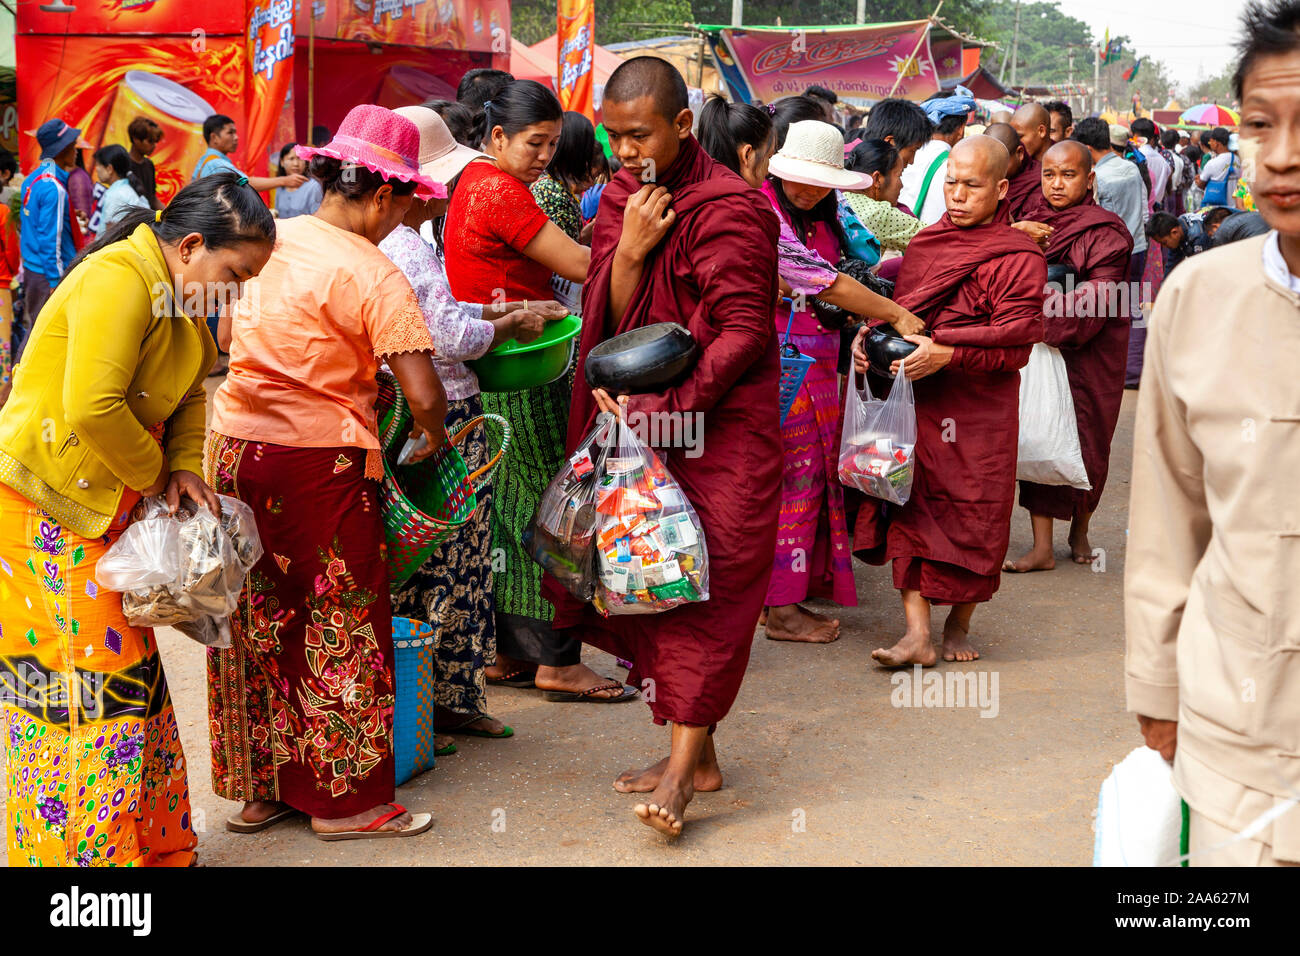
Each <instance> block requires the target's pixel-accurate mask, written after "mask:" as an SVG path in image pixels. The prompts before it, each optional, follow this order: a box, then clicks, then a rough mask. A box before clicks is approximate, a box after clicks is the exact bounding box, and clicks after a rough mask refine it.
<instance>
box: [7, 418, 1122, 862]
mask: <svg viewBox="0 0 1300 956" xmlns="http://www.w3.org/2000/svg"><path fill="white" fill-rule="evenodd" d="M1135 402H1136V393H1133V392H1128V393H1126V394H1125V400H1124V411H1123V414H1122V416H1121V420H1120V428H1119V432H1118V434H1117V435H1116V440H1115V446H1114V451H1113V454H1112V466H1111V474H1110V483H1109V486H1108V487H1107V490H1106V495H1105V497H1104V499H1103V501H1102V505H1101V509H1100V510H1099V512H1098V514H1097V515H1096V517H1095V519H1094V521H1093V545H1094V546H1095V547H1098V548H1101V549H1103V550H1104V552H1105V563H1104V570H1102V569H1100V568H1098V569H1096V570H1094V568H1092V567H1089V566H1078V565H1074V564H1071V563H1070V562H1069V560H1068V553H1067V552H1066V550H1065V542H1064V529H1063V528H1061V529H1059V533H1058V539H1057V540H1058V547H1057V556H1058V557H1057V560H1058V565H1057V568H1056V570H1054V571H1052V572H1049V573H1040V574H1032V575H1025V576H1017V575H1005V576H1004V577H1003V582H1002V588H1001V590H1000V591H999V592H998V594H997V595H996V597H995V598H994V599H993V601H992V603H991V604H989V605H988V606H987V607H985V608H981V609H980V610H979V611H977V613H976V616H975V619H974V626H973V628H972V640H973V641H974V642H975V643H976V646H977V647H978V648H979V649H980V651H981V652H982V654H983V658H982V659H981V660H980V661H977V662H975V663H974V664H967V665H954V664H941V665H940V666H939V668H937V672H938V673H941V674H942V673H944V672H946V671H951V670H954V669H958V670H961V671H963V672H970V673H973V674H974V675H975V681H974V682H975V684H976V686H977V687H978V686H979V680H980V675H984V676H983V681H984V684H983V686H984V688H985V691H986V695H988V696H987V697H986V701H985V704H986V705H985V706H984V707H983V708H981V707H979V706H976V707H971V706H966V707H962V708H955V707H949V708H935V707H898V706H894V702H891V697H892V698H894V700H895V701H896V700H897V699H898V698H899V697H902V696H904V695H903V688H902V687H899V686H896V685H895V684H894V683H891V680H894V679H895V678H894V676H893V675H892V674H891V673H889V672H886V671H882V670H880V669H878V668H876V667H875V666H873V665H872V663H871V660H870V654H871V651H872V649H873V648H876V647H881V646H885V645H887V644H892V643H893V641H894V640H895V639H896V638H897V637H898V636H899V634H900V633H901V626H902V625H901V622H902V614H901V609H900V608H899V606H898V601H897V596H896V594H895V592H894V591H893V589H892V587H891V586H890V577H889V570H888V568H868V567H865V566H863V565H861V564H859V565H858V595H859V599H860V601H861V604H860V606H859V607H857V608H852V609H845V610H843V611H842V612H841V615H840V616H841V619H842V621H843V633H844V636H843V637H842V638H841V639H840V640H839V641H838V642H837V643H835V644H831V645H826V646H805V645H795V644H782V643H775V642H772V641H767V640H765V639H763V637H762V632H761V631H760V632H758V634H757V635H756V639H755V642H754V652H753V658H752V661H751V663H750V667H749V673H748V676H747V678H746V680H745V685H744V688H743V689H742V691H741V694H740V698H739V700H738V701H737V703H736V706H735V709H734V710H733V712H732V714H731V716H730V718H729V719H728V720H727V721H726V722H725V723H724V724H723V725H722V728H721V729H720V730H719V732H718V736H717V742H718V749H719V753H720V757H721V761H722V767H723V772H724V774H725V781H726V783H725V787H724V788H723V789H722V790H721V791H720V792H718V793H712V794H701V795H699V796H697V797H696V799H695V801H694V802H693V803H692V804H691V806H690V808H689V810H688V824H687V829H686V833H685V835H684V836H683V837H682V838H681V839H680V840H678V841H677V842H676V843H673V844H670V843H667V842H666V841H664V840H663V839H662V838H660V837H658V836H657V835H655V834H654V833H652V832H651V831H650V830H648V829H647V828H645V827H643V826H642V825H640V824H639V823H637V822H636V821H635V820H634V818H633V815H632V805H633V803H634V802H635V798H634V797H630V796H623V795H621V794H618V793H616V792H615V791H614V790H613V789H612V788H611V786H610V784H611V782H612V781H613V779H614V777H615V776H616V775H617V774H618V773H619V772H620V771H622V770H624V769H626V768H628V767H632V766H638V767H639V766H643V765H645V764H647V763H649V762H652V761H653V760H655V759H658V758H659V757H660V756H662V755H663V754H664V753H666V752H667V731H666V730H664V729H663V728H656V727H655V726H654V725H653V724H652V723H651V722H650V718H649V712H648V710H647V708H646V707H645V706H644V705H643V704H641V703H640V702H636V703H631V704H621V705H616V706H610V705H594V704H553V703H546V702H544V701H543V700H542V699H541V696H540V694H539V693H538V692H535V691H521V690H508V689H498V688H493V689H492V691H491V708H492V712H493V713H494V715H495V716H497V717H499V718H501V719H503V720H505V721H506V722H507V723H509V724H511V725H512V726H513V727H514V728H515V737H514V738H513V739H509V740H476V739H470V738H462V739H461V740H460V743H459V747H460V752H459V753H457V754H455V755H454V756H451V757H447V758H444V759H442V760H439V761H438V766H437V767H436V769H434V770H432V771H430V772H429V773H427V774H425V775H423V776H422V777H419V778H417V779H416V780H415V781H413V782H411V783H410V784H408V785H407V786H405V787H403V788H401V789H400V790H399V791H398V800H399V801H401V802H404V803H405V804H406V805H407V806H408V807H409V808H411V809H414V810H426V811H432V812H433V814H434V817H435V825H434V829H433V830H432V831H431V832H430V833H428V834H426V835H424V836H422V837H419V838H415V839H409V840H399V841H378V842H375V841H372V842H360V843H323V842H321V841H319V840H316V839H315V838H314V837H313V836H312V834H311V832H310V830H309V828H308V826H307V824H306V823H305V822H292V823H287V824H284V825H281V826H279V827H277V828H275V829H273V830H271V831H268V832H267V833H265V834H259V835H255V836H237V835H234V834H231V833H227V832H226V831H225V829H224V827H223V826H222V822H223V821H224V819H225V818H226V817H227V816H228V815H229V814H230V813H231V812H232V811H233V810H234V809H235V805H234V804H231V803H228V802H227V801H224V800H220V799H218V798H216V797H214V796H213V794H212V790H211V784H210V780H209V771H208V758H207V753H208V730H207V722H206V698H205V694H206V689H205V688H206V683H205V682H206V677H205V671H204V662H203V653H202V651H201V649H200V648H198V647H197V646H196V645H194V644H192V643H190V642H189V641H188V640H186V639H185V638H183V637H181V636H179V635H177V634H175V633H174V632H166V633H160V636H159V643H160V645H161V647H162V653H163V659H164V662H165V666H166V668H167V675H168V679H169V682H170V685H171V690H172V696H173V699H174V701H175V706H176V711H177V716H178V719H179V722H180V726H181V734H182V738H183V742H184V745H185V753H186V755H187V757H188V759H189V762H190V767H189V770H190V786H191V789H192V793H191V797H192V801H193V806H194V810H195V813H194V819H195V823H196V825H198V826H199V827H201V828H202V832H201V834H200V840H201V843H200V849H201V851H202V857H203V862H204V863H205V864H206V865H209V866H220V865H223V864H244V865H250V864H251V865H287V866H300V865H366V864H371V863H385V864H409V865H445V864H462V865H465V864H482V863H492V864H576V865H582V864H611V863H633V864H651V865H661V864H667V865H674V864H747V863H756V864H785V863H799V864H821V863H829V864H855V863H857V864H872V865H909V864H946V865H961V864H1075V865H1078V864H1087V863H1089V862H1090V861H1091V858H1092V841H1093V834H1092V829H1091V827H1092V812H1093V809H1094V807H1095V806H1096V800H1097V790H1098V787H1099V786H1100V784H1101V781H1102V779H1103V778H1104V777H1105V776H1106V774H1107V773H1108V772H1109V770H1110V767H1111V766H1112V765H1113V764H1114V763H1115V761H1117V760H1119V759H1120V758H1122V757H1123V756H1124V755H1125V754H1126V753H1128V751H1129V750H1131V749H1132V748H1133V747H1135V746H1137V745H1138V744H1139V743H1140V742H1141V741H1140V738H1139V737H1138V734H1137V730H1136V724H1135V722H1134V719H1133V717H1132V716H1131V715H1128V714H1125V713H1124V712H1123V680H1122V658H1123V616H1122V612H1121V599H1122V587H1123V565H1124V545H1125V535H1126V526H1127V502H1128V477H1129V470H1130V469H1129V463H1130V459H1131V450H1132V421H1133V411H1134V406H1135ZM1014 522H1015V524H1014V528H1013V532H1012V551H1013V554H1019V553H1020V551H1021V550H1023V548H1024V547H1026V546H1027V545H1028V540H1029V527H1028V525H1029V522H1028V517H1027V515H1026V514H1025V512H1024V511H1022V510H1019V509H1017V511H1016V514H1015V518H1014ZM940 624H941V618H940V617H939V615H938V614H937V613H936V616H935V637H936V640H937V638H938V633H939V627H940ZM588 660H589V661H590V662H591V663H592V664H593V666H595V667H596V669H597V670H598V671H600V672H602V673H608V674H613V673H615V670H614V663H613V661H612V659H610V658H608V657H607V656H605V655H603V654H600V653H598V652H596V651H592V650H589V651H588ZM618 673H619V674H620V675H621V673H622V672H621V671H619V672H618ZM906 679H908V680H910V679H911V674H910V672H909V673H908V674H907V675H906ZM995 689H996V699H995V701H994V700H993V699H991V698H992V694H993V691H994V690H995ZM907 696H908V699H911V697H910V694H909V695H907ZM977 703H978V702H977ZM982 712H983V713H984V714H987V716H982V715H981V714H982ZM0 753H2V751H0Z"/></svg>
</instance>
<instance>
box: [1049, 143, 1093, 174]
mask: <svg viewBox="0 0 1300 956" xmlns="http://www.w3.org/2000/svg"><path fill="white" fill-rule="evenodd" d="M1043 162H1044V164H1046V163H1049V162H1050V163H1070V164H1071V165H1075V166H1078V167H1079V169H1080V170H1081V171H1082V172H1083V174H1084V175H1087V174H1088V173H1089V172H1091V171H1092V151H1091V150H1090V149H1088V147H1087V146H1084V145H1083V144H1082V143H1080V142H1078V141H1077V140H1073V139H1064V140H1061V142H1059V143H1056V144H1054V145H1052V146H1050V147H1048V150H1047V152H1046V153H1044V154H1043Z"/></svg>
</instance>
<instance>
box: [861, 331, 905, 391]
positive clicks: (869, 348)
mask: <svg viewBox="0 0 1300 956" xmlns="http://www.w3.org/2000/svg"><path fill="white" fill-rule="evenodd" d="M863 344H864V346H865V348H866V352H867V364H868V365H869V366H870V368H871V371H873V372H875V373H876V374H877V375H883V376H884V377H885V378H893V377H894V376H893V373H892V372H890V371H889V367H890V366H891V365H893V364H894V363H895V362H897V361H898V360H899V359H901V358H906V357H907V356H909V355H911V354H912V353H913V352H915V351H916V350H917V348H918V346H917V344H916V343H915V342H909V341H907V339H905V338H903V337H902V336H901V335H899V334H898V330H897V329H895V328H894V327H893V326H892V325H878V326H876V327H875V328H874V329H872V330H871V331H870V332H868V333H867V339H866V342H865V343H863Z"/></svg>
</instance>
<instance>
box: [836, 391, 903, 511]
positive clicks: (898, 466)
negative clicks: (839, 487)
mask: <svg viewBox="0 0 1300 956" xmlns="http://www.w3.org/2000/svg"><path fill="white" fill-rule="evenodd" d="M915 458H916V405H915V403H914V402H913V400H912V383H911V381H910V380H909V379H908V377H907V375H906V374H905V373H904V371H903V369H902V368H900V369H899V371H898V374H897V375H896V376H894V384H893V387H892V388H891V389H890V391H889V398H887V399H885V400H883V401H882V400H880V399H878V398H875V397H874V396H872V394H871V386H870V385H869V384H867V383H866V382H865V381H864V382H863V387H862V391H861V392H859V391H858V390H857V388H856V387H854V385H853V383H852V382H850V384H849V388H848V395H847V396H846V397H845V399H844V437H843V438H842V439H841V440H840V462H839V474H840V481H841V482H842V483H844V484H846V485H848V486H849V487H851V488H856V489H858V491H861V492H863V493H864V494H868V495H872V496H873V497H876V498H883V499H884V500H885V501H892V502H893V503H894V504H896V505H902V504H906V503H907V499H908V498H909V497H910V496H911V494H912V473H913V470H914V468H915V465H916V460H915Z"/></svg>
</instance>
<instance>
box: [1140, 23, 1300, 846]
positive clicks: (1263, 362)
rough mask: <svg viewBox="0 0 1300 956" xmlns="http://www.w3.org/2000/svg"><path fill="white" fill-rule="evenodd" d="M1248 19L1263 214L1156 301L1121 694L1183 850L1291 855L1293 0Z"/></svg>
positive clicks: (1296, 36) (1296, 426)
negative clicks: (1167, 768) (1160, 775)
mask: <svg viewBox="0 0 1300 956" xmlns="http://www.w3.org/2000/svg"><path fill="white" fill-rule="evenodd" d="M1243 20H1244V26H1245V31H1244V32H1245V39H1244V40H1243V42H1242V46H1241V52H1242V58H1241V64H1240V66H1239V68H1238V71H1237V75H1236V78H1235V82H1236V88H1237V95H1238V97H1240V98H1241V102H1242V111H1241V130H1242V138H1243V154H1249V152H1250V151H1251V149H1252V148H1253V150H1254V153H1255V155H1254V161H1253V164H1248V167H1247V172H1248V174H1250V166H1251V165H1253V184H1252V185H1253V190H1254V195H1255V198H1256V203H1257V204H1258V206H1259V209H1260V212H1261V213H1262V214H1263V216H1264V218H1265V220H1267V222H1268V224H1269V225H1270V226H1271V227H1272V229H1273V231H1272V232H1270V233H1268V234H1267V235H1265V236H1260V237H1257V238H1254V239H1249V240H1243V241H1241V242H1238V243H1234V244H1232V245H1230V246H1225V247H1223V248H1221V249H1215V250H1212V251H1210V252H1207V253H1205V254H1203V255H1200V256H1197V257H1196V258H1195V259H1193V260H1190V261H1189V262H1187V263H1186V264H1185V265H1184V266H1183V267H1182V268H1180V269H1178V270H1177V271H1176V272H1174V273H1172V274H1171V275H1170V277H1169V279H1168V280H1167V281H1166V283H1165V285H1164V287H1163V288H1162V289H1161V290H1160V295H1159V297H1158V298H1157V299H1156V303H1155V308H1154V310H1153V312H1152V314H1151V320H1150V330H1149V336H1148V338H1147V344H1146V372H1145V377H1144V378H1143V381H1142V389H1141V393H1140V396H1139V399H1138V413H1137V425H1136V433H1135V437H1134V462H1133V493H1132V502H1131V506H1130V522H1131V525H1130V529H1129V549H1128V561H1127V567H1126V569H1125V579H1124V596H1125V622H1126V627H1127V649H1126V654H1125V664H1124V670H1125V678H1126V689H1127V696H1128V709H1129V710H1130V711H1133V712H1135V713H1136V714H1137V715H1138V723H1139V725H1140V728H1141V731H1142V734H1143V736H1144V738H1145V740H1146V743H1147V745H1148V746H1149V747H1152V748H1153V749H1155V750H1158V751H1159V752H1160V753H1161V754H1162V755H1163V756H1164V757H1165V758H1166V759H1168V760H1172V761H1173V764H1174V786H1175V787H1176V788H1177V790H1178V792H1179V793H1180V794H1181V795H1182V797H1183V799H1184V800H1185V801H1186V802H1187V804H1188V806H1189V808H1190V814H1189V827H1188V834H1189V839H1188V844H1189V847H1188V849H1189V854H1190V858H1189V862H1190V864H1191V865H1193V866H1203V865H1211V866H1213V865H1220V866H1221V865H1241V866H1261V865H1297V864H1300V806H1297V798H1300V493H1297V489H1300V479H1298V478H1297V476H1298V475H1300V374H1297V369H1298V368H1300V362H1298V361H1297V360H1298V359H1300V140H1297V138H1296V137H1295V136H1294V135H1290V134H1289V131H1291V130H1294V129H1295V126H1296V124H1297V123H1300V0H1269V2H1268V3H1267V4H1266V5H1257V4H1252V5H1251V6H1250V7H1248V8H1247V10H1246V12H1245V14H1244V15H1243Z"/></svg>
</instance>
